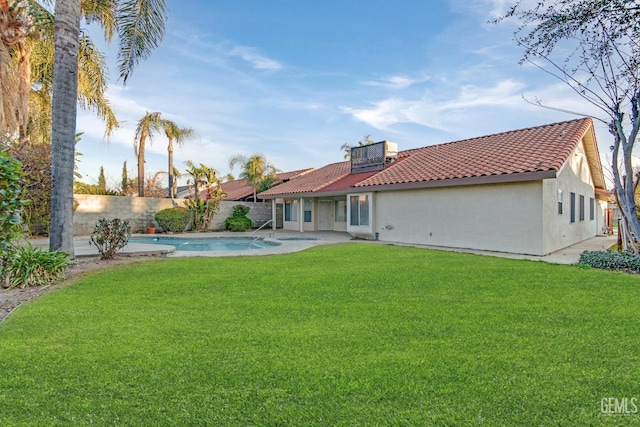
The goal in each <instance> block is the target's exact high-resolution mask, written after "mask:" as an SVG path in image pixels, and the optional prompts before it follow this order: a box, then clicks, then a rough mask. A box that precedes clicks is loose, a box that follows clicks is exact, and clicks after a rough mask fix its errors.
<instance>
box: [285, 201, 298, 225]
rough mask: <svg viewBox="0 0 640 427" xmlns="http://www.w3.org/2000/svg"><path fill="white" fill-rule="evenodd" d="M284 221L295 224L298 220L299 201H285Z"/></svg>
mask: <svg viewBox="0 0 640 427" xmlns="http://www.w3.org/2000/svg"><path fill="white" fill-rule="evenodd" d="M284 220H285V221H290V222H295V221H297V220H298V201H297V200H285V201H284Z"/></svg>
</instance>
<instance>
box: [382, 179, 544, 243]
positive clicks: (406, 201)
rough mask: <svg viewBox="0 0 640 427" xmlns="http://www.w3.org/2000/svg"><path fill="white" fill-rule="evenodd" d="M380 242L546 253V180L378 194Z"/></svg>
mask: <svg viewBox="0 0 640 427" xmlns="http://www.w3.org/2000/svg"><path fill="white" fill-rule="evenodd" d="M374 209H375V218H376V221H375V224H376V229H375V231H376V232H378V233H379V238H380V240H384V241H390V242H405V243H418V244H425V245H435V246H446V247H455V248H470V249H480V250H490V251H500V252H513V253H523V254H532V255H542V252H543V244H542V235H543V233H542V223H543V221H542V182H541V181H531V182H523V183H511V184H492V185H469V186H461V187H445V188H432V189H420V190H405V191H382V192H378V193H376V203H375V208H374Z"/></svg>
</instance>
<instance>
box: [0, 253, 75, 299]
mask: <svg viewBox="0 0 640 427" xmlns="http://www.w3.org/2000/svg"><path fill="white" fill-rule="evenodd" d="M73 263H74V261H73V260H72V259H70V258H69V254H66V253H64V252H58V251H54V252H49V251H47V250H44V249H40V248H34V247H33V246H31V244H27V246H18V247H14V248H13V251H12V254H11V256H10V258H9V262H8V264H7V266H6V267H5V280H6V281H7V284H8V287H9V288H24V287H25V286H43V285H48V284H51V283H53V282H54V281H56V280H58V278H60V277H62V276H63V275H64V273H65V271H66V270H67V267H69V266H71V265H73Z"/></svg>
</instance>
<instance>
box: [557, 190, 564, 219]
mask: <svg viewBox="0 0 640 427" xmlns="http://www.w3.org/2000/svg"><path fill="white" fill-rule="evenodd" d="M563 199H564V195H563V194H562V190H558V215H562V201H563Z"/></svg>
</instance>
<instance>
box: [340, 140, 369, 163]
mask: <svg viewBox="0 0 640 427" xmlns="http://www.w3.org/2000/svg"><path fill="white" fill-rule="evenodd" d="M371 144H374V142H373V141H372V140H371V135H367V136H365V137H364V139H363V140H361V141H358V145H350V144H347V143H344V144H342V145H341V146H340V151H344V159H345V160H349V159H350V158H351V148H353V147H362V146H363V145H371Z"/></svg>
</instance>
